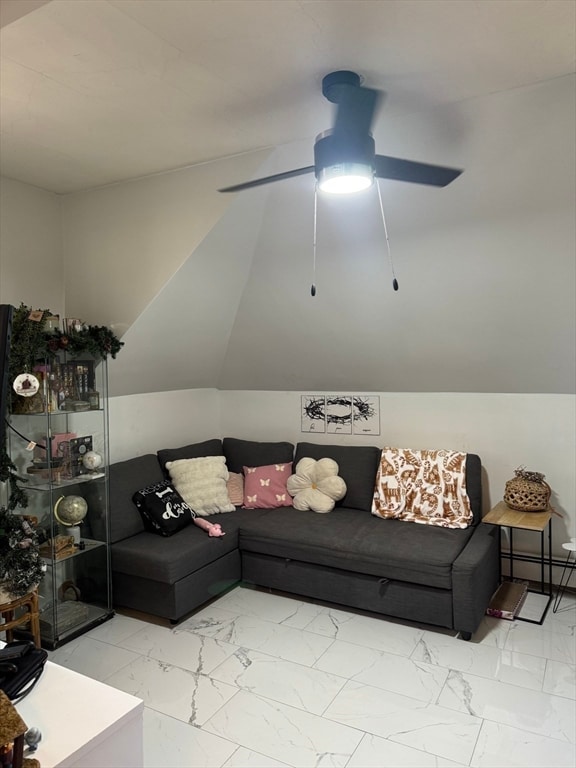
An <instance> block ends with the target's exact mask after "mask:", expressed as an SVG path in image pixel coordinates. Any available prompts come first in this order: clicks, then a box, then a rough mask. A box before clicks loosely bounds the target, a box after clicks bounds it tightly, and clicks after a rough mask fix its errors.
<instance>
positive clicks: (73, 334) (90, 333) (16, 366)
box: [8, 304, 124, 381]
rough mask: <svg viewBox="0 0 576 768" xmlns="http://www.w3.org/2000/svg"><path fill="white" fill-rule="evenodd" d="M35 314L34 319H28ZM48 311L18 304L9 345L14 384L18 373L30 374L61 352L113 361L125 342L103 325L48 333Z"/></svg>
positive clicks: (11, 376)
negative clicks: (43, 360)
mask: <svg viewBox="0 0 576 768" xmlns="http://www.w3.org/2000/svg"><path fill="white" fill-rule="evenodd" d="M32 314H34V316H35V318H37V319H31V315H32ZM50 315H52V312H51V311H50V310H49V309H39V310H35V311H34V313H33V311H32V309H31V308H30V307H27V306H26V305H25V304H20V306H19V307H18V309H16V310H15V311H14V313H13V316H12V341H11V344H10V361H9V366H8V367H9V376H10V381H14V379H15V378H16V376H18V374H20V373H25V372H28V373H32V368H33V367H34V364H35V363H36V362H37V361H38V360H42V359H44V358H47V357H48V358H50V357H54V355H55V354H56V353H57V352H59V351H60V350H65V351H66V352H68V353H70V354H72V355H82V354H90V355H92V356H93V357H97V358H98V357H100V358H102V359H105V358H107V357H108V355H110V356H111V357H112V358H115V357H116V355H117V354H118V352H119V351H120V349H121V348H122V347H123V346H124V342H123V341H120V340H119V339H118V337H117V336H116V335H115V333H114V332H113V331H111V330H110V328H107V327H106V326H104V325H83V326H82V327H81V328H80V330H78V331H70V332H67V333H63V332H62V331H60V330H56V331H52V332H50V333H48V332H47V331H46V330H45V329H44V323H45V322H46V318H47V317H49V316H50Z"/></svg>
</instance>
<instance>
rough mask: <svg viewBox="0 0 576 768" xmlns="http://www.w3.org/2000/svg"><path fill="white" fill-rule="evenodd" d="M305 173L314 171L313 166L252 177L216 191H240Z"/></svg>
mask: <svg viewBox="0 0 576 768" xmlns="http://www.w3.org/2000/svg"><path fill="white" fill-rule="evenodd" d="M305 173H314V166H313V165H307V166H306V167H305V168H295V169H294V170H293V171H284V173H275V174H274V175H273V176H263V177H262V178H261V179H254V180H253V181H245V182H244V183H243V184H234V186H232V187H224V189H219V190H218V192H241V191H242V190H243V189H251V188H252V187H260V186H262V184H271V183H272V182H273V181H282V180H283V179H291V178H292V177H293V176H303V175H304V174H305Z"/></svg>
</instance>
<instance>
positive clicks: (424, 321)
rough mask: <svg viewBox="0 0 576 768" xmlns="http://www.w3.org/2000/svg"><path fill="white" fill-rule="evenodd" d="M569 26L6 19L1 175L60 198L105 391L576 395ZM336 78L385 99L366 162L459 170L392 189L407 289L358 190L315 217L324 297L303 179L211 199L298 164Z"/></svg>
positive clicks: (551, 12) (271, 13)
mask: <svg viewBox="0 0 576 768" xmlns="http://www.w3.org/2000/svg"><path fill="white" fill-rule="evenodd" d="M574 8H575V6H574V3H573V2H563V1H562V0H550V2H525V1H519V2H481V3H479V2H474V1H473V0H460V2H457V3H455V2H443V1H442V0H422V1H419V0H415V1H414V2H413V1H412V0H397V1H395V0H391V1H390V2H361V0H354V2H349V1H347V0H342V1H339V2H334V1H333V0H327V1H326V2H324V1H320V0H319V1H312V0H301V1H300V2H296V0H267V2H265V3H263V2H252V1H251V0H231V1H229V0H221V1H220V2H207V1H206V2H204V1H203V0H194V1H193V2H192V1H191V2H181V1H180V0H82V2H76V0H52V2H49V3H47V4H45V5H43V6H42V7H40V8H39V9H38V10H35V11H33V12H31V13H29V14H28V15H26V16H24V17H22V18H19V19H17V20H16V21H14V22H13V23H9V24H7V26H5V27H4V28H3V29H2V50H1V54H2V105H1V106H2V108H1V110H0V118H1V120H2V124H1V129H2V135H1V137H0V138H1V141H2V153H1V158H0V159H1V161H2V172H3V173H4V174H5V175H7V176H8V177H10V178H15V179H18V180H19V181H22V182H26V183H29V184H35V185H38V186H41V187H42V188H44V189H48V190H52V191H54V192H58V193H68V194H65V197H64V198H63V201H62V207H63V210H64V226H63V234H64V250H65V260H66V270H65V280H66V310H67V313H68V314H71V315H80V316H84V317H85V319H87V320H88V321H90V322H101V323H105V324H112V325H115V326H116V327H117V329H118V330H119V331H120V332H124V331H125V333H124V340H125V341H126V347H125V349H124V350H123V351H122V354H121V355H120V356H119V358H118V360H117V361H114V363H113V365H112V375H111V382H112V393H113V394H129V393H131V392H145V391H149V392H152V391H157V390H159V389H178V388H187V387H220V388H223V389H237V388H238V389H255V390H257V389H293V390H296V389H301V390H311V389H316V388H318V389H330V390H333V389H335V388H338V389H340V388H346V389H350V390H373V391H386V390H394V391H398V390H400V391H411V390H413V391H474V392H559V393H563V392H573V391H574V379H575V374H574V332H575V326H576V318H575V296H574V284H575V275H574V266H575V264H574V262H575V259H574V251H575V242H574V239H575V238H574V207H575V189H574V188H575V176H576V174H575V170H574V169H575V163H576V160H575V157H574V153H575V143H574V134H575V130H576V126H575V124H574V120H575V113H576V109H575V104H574V94H575V83H574V75H573V73H574V66H575V65H574V58H575V57H574V52H575V48H574V31H575V30H574V27H575V23H574ZM339 68H351V69H354V70H356V71H359V72H360V73H361V74H362V75H363V76H365V77H366V78H367V80H368V82H369V84H370V85H371V86H374V87H376V88H383V89H384V90H385V91H387V93H388V97H387V99H386V101H385V103H384V107H383V109H382V111H381V113H380V115H379V117H378V121H377V125H376V126H375V139H376V145H377V147H378V150H379V151H380V152H382V153H385V154H390V155H395V156H398V157H408V158H413V159H420V160H422V161H425V162H426V161H428V162H435V163H440V164H446V165H453V166H456V167H462V168H464V169H465V172H464V174H463V176H461V177H460V178H459V179H458V180H457V181H456V182H454V184H452V185H450V186H449V187H447V188H446V189H443V190H438V189H426V188H422V187H418V186H414V185H409V184H400V183H392V182H383V183H382V194H383V199H384V207H385V210H386V215H387V222H388V229H389V233H390V241H391V247H392V254H393V258H394V262H395V267H396V274H397V277H398V279H399V282H400V291H399V292H398V293H394V292H393V291H392V289H391V274H390V267H389V265H388V263H387V258H386V251H385V247H384V239H383V232H382V223H381V221H380V217H379V211H378V205H377V201H376V198H375V196H374V191H373V190H372V191H371V192H369V193H366V194H365V195H363V196H358V197H357V198H354V199H347V200H337V201H330V202H327V201H320V206H319V218H318V224H319V227H318V254H317V256H318V259H317V262H318V263H317V276H316V282H317V285H318V294H317V296H316V297H315V298H312V297H311V296H310V292H309V289H310V283H311V280H312V224H313V215H312V211H313V178H312V177H301V178H299V179H294V180H291V181H288V182H285V183H283V184H276V185H272V186H270V187H268V188H265V189H262V190H258V191H250V192H246V193H242V194H241V195H239V196H237V197H236V198H234V197H227V198H226V199H224V198H223V197H222V199H217V198H218V195H217V193H216V190H217V189H218V188H219V186H222V185H223V184H226V183H230V184H232V183H234V182H238V181H243V180H244V178H247V177H248V178H249V177H250V176H258V175H263V173H265V172H271V173H273V172H277V171H282V170H286V169H289V168H293V167H297V166H299V165H308V164H310V162H311V160H312V157H311V154H312V145H313V140H314V135H315V133H317V132H320V131H322V130H324V129H326V128H327V127H328V126H329V125H330V115H331V108H330V105H328V104H327V103H326V101H325V100H323V99H322V98H321V95H320V87H319V86H320V81H321V78H322V75H323V74H325V73H326V72H329V71H331V70H333V69H339ZM291 142H294V143H291ZM262 148H267V149H265V152H264V153H263V154H257V153H256V152H257V150H259V149H260V150H261V149H262ZM268 151H270V153H271V154H270V157H269V158H267V156H266V152H268ZM253 153H254V154H253ZM231 155H237V157H236V158H232V157H230V156H231ZM226 157H228V159H225V158H226ZM202 164H203V165H202ZM242 164H244V167H242ZM184 166H192V167H191V168H189V169H188V170H178V171H176V172H175V175H174V176H171V175H170V174H166V175H165V176H162V175H158V176H151V177H150V178H141V179H139V180H138V177H142V176H145V175H146V174H158V173H160V174H161V173H163V172H165V171H168V170H170V169H174V168H180V169H182V168H183V167H184ZM193 177H194V178H193ZM200 177H202V179H203V181H202V183H201V184H199V183H198V184H197V183H196V182H197V181H198V179H200ZM129 179H132V180H133V181H129ZM135 179H136V180H135ZM172 179H177V180H178V181H180V180H181V181H182V183H181V184H178V183H174V184H173V183H172ZM107 184H109V185H111V186H109V187H103V188H101V189H94V187H98V186H99V185H107ZM160 191H161V193H162V196H161V198H155V197H154V195H155V194H157V193H159V192H160ZM103 213H104V214H105V215H102V214H103ZM112 220H114V222H115V223H114V226H111V221H112Z"/></svg>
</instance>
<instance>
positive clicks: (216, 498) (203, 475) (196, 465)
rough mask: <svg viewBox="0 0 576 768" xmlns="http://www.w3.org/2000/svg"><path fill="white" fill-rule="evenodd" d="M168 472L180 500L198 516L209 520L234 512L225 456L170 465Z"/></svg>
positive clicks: (186, 460)
mask: <svg viewBox="0 0 576 768" xmlns="http://www.w3.org/2000/svg"><path fill="white" fill-rule="evenodd" d="M166 469H167V470H168V472H170V477H171V479H172V482H173V483H174V486H175V488H176V490H177V491H178V493H179V494H180V496H182V498H183V499H184V501H185V502H186V504H188V506H189V507H192V509H193V510H194V512H196V514H198V515H201V516H202V517H206V515H215V514H217V513H218V512H234V510H235V506H234V504H232V502H231V501H230V497H229V496H228V491H227V489H226V481H227V480H228V468H227V467H226V458H225V457H224V456H204V457H202V458H199V459H177V460H176V461H167V462H166Z"/></svg>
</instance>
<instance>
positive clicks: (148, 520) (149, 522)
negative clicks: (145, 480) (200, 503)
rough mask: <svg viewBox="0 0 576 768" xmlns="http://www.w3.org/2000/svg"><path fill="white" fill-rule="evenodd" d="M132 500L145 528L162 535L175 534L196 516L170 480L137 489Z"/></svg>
mask: <svg viewBox="0 0 576 768" xmlns="http://www.w3.org/2000/svg"><path fill="white" fill-rule="evenodd" d="M132 500H133V501H134V504H136V506H137V508H138V511H139V512H140V515H141V517H142V521H143V523H144V528H145V529H146V530H147V531H149V532H150V533H157V534H159V535H160V536H173V535H174V534H175V533H178V531H181V530H182V528H186V526H187V525H190V523H191V522H192V521H193V520H194V518H195V517H196V513H195V512H194V511H193V510H192V509H191V507H189V506H188V504H186V502H185V501H184V499H183V498H182V496H180V494H179V493H178V491H177V490H176V489H175V488H174V486H173V484H172V483H171V482H170V481H169V480H162V482H161V483H154V484H153V485H148V486H146V488H142V489H141V490H139V491H136V493H135V494H134V496H133V497H132Z"/></svg>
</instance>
